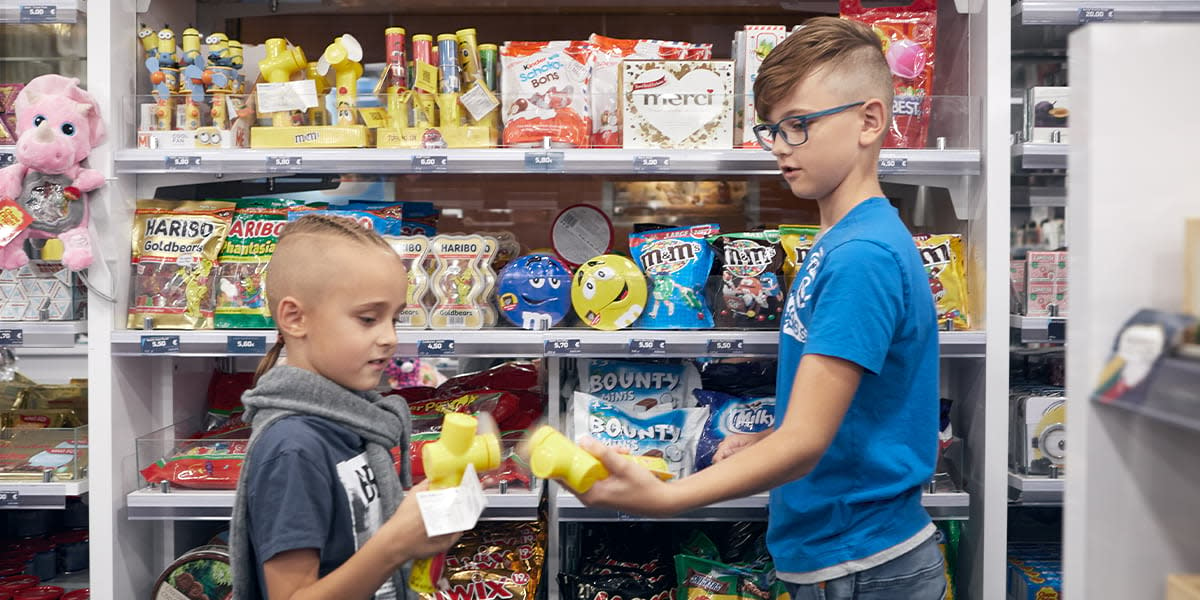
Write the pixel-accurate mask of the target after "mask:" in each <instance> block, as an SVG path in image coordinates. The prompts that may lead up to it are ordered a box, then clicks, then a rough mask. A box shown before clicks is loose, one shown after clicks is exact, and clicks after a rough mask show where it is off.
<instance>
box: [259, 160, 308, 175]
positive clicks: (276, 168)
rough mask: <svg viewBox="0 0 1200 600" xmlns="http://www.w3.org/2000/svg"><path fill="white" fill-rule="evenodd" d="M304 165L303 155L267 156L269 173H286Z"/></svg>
mask: <svg viewBox="0 0 1200 600" xmlns="http://www.w3.org/2000/svg"><path fill="white" fill-rule="evenodd" d="M303 166H304V157H302V156H268V157H267V172H268V173H281V172H282V173H286V172H291V171H298V170H300V169H301V168H302V167H303Z"/></svg>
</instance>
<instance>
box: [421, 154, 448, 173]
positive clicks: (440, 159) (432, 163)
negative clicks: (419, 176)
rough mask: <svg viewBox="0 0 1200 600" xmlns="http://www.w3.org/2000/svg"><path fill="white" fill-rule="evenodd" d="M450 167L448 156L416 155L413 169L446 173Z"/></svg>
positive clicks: (423, 171) (422, 171)
mask: <svg viewBox="0 0 1200 600" xmlns="http://www.w3.org/2000/svg"><path fill="white" fill-rule="evenodd" d="M449 169H450V157H448V156H414V157H412V170H413V172H414V173H445V172H446V171H448V170H449Z"/></svg>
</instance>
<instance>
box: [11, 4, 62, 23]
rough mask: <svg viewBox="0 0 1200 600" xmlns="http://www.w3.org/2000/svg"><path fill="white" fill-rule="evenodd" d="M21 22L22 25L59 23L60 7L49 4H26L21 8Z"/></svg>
mask: <svg viewBox="0 0 1200 600" xmlns="http://www.w3.org/2000/svg"><path fill="white" fill-rule="evenodd" d="M19 20H20V21H21V22H22V23H54V22H57V21H58V7H57V6H52V5H49V4H25V5H22V6H21V14H20V16H19Z"/></svg>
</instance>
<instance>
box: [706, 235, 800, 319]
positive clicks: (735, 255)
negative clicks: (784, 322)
mask: <svg viewBox="0 0 1200 600" xmlns="http://www.w3.org/2000/svg"><path fill="white" fill-rule="evenodd" d="M709 241H710V242H711V243H712V247H713V251H714V254H715V257H716V262H717V269H716V271H717V273H718V274H719V279H716V281H715V282H714V284H713V285H711V286H710V287H709V293H710V298H711V300H710V302H711V303H712V306H713V318H714V321H715V322H716V324H717V326H719V327H739V328H761V329H778V328H779V315H780V314H781V313H782V312H783V297H784V289H783V278H782V276H783V254H784V253H783V249H782V248H781V247H780V245H779V232H778V231H752V232H750V233H726V234H722V235H718V236H716V237H713V238H710V240H709Z"/></svg>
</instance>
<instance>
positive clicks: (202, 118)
mask: <svg viewBox="0 0 1200 600" xmlns="http://www.w3.org/2000/svg"><path fill="white" fill-rule="evenodd" d="M249 101H250V98H249V97H247V96H235V95H222V96H220V97H214V99H213V102H214V103H216V102H221V103H222V104H220V105H216V104H211V105H210V104H206V103H199V104H196V105H194V106H196V107H198V108H199V109H200V110H199V112H198V113H194V114H193V115H192V116H193V117H195V118H196V119H197V121H196V123H195V125H196V126H194V127H190V128H188V127H186V121H187V119H186V116H187V113H186V112H185V110H184V109H185V107H186V106H187V105H185V104H183V103H180V102H170V103H163V102H143V103H140V104H138V105H137V108H138V128H137V147H138V148H143V149H149V150H188V149H196V150H205V149H209V150H215V149H221V150H227V149H232V148H246V147H249V146H250V126H251V124H252V123H253V121H254V117H253V113H254V110H253V106H252V105H251V104H248V102H249ZM218 106H223V107H224V109H225V115H226V116H227V118H226V119H224V121H223V122H222V123H221V124H220V125H221V126H217V125H216V124H215V123H216V121H215V120H214V119H213V118H212V117H213V114H214V112H216V111H215V109H216V108H217V107H218ZM160 113H164V114H160Z"/></svg>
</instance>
